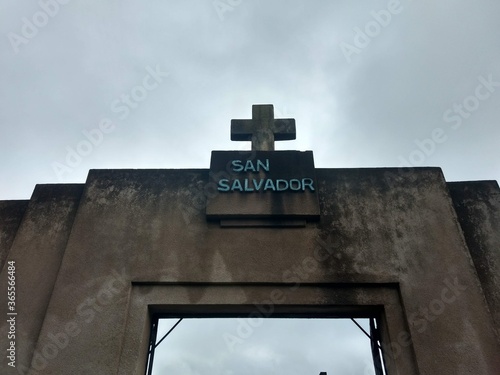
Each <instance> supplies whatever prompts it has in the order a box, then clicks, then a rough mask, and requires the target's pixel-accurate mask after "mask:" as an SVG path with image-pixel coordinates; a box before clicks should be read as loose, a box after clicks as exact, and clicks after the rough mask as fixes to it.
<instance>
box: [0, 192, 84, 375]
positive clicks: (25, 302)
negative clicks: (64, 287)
mask: <svg viewBox="0 0 500 375" xmlns="http://www.w3.org/2000/svg"><path fill="white" fill-rule="evenodd" d="M82 191H83V185H82V184H74V185H37V186H36V188H35V190H34V192H33V196H32V198H31V201H30V203H29V205H28V208H27V209H26V212H25V214H24V218H23V220H22V223H21V225H20V226H19V229H18V231H17V235H16V238H15V240H14V242H13V244H12V246H11V249H10V252H9V257H8V260H9V261H11V260H12V261H15V265H16V291H17V298H16V311H17V313H18V315H17V316H16V322H17V324H16V328H17V332H16V343H17V360H18V365H19V366H21V367H18V368H19V369H20V370H21V369H22V366H25V367H26V365H27V364H28V363H29V362H30V360H31V356H32V354H33V350H34V348H35V344H36V341H37V339H38V334H39V332H40V329H41V327H42V323H43V321H44V316H45V312H46V309H47V306H48V304H49V301H50V298H51V294H52V290H53V287H54V284H55V280H56V278H57V276H58V272H59V265H60V263H61V260H62V257H63V254H64V250H65V247H66V242H67V239H68V237H69V232H70V230H71V226H72V223H73V218H74V216H75V213H76V209H77V206H78V202H79V199H80V196H81V194H82ZM0 290H2V291H6V290H7V275H6V268H4V270H3V272H2V275H1V279H0ZM4 296H6V294H5V293H3V295H2V304H1V306H0V311H1V312H2V316H7V315H6V314H7V299H6V297H4ZM62 303H64V302H62ZM2 320H3V319H2ZM0 337H2V338H3V339H2V340H0V350H2V353H6V352H7V348H8V340H7V326H6V325H5V324H2V325H1V326H0ZM2 362H3V363H2V373H5V374H7V373H10V372H8V371H5V372H4V369H10V368H9V367H7V363H6V362H7V359H6V358H5V356H4V357H3V361H2ZM11 373H16V374H17V373H18V372H11Z"/></svg>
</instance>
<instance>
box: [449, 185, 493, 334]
mask: <svg viewBox="0 0 500 375" xmlns="http://www.w3.org/2000/svg"><path fill="white" fill-rule="evenodd" d="M448 187H449V189H450V193H451V196H452V198H453V204H454V206H455V210H456V212H457V214H458V220H459V222H460V225H461V227H462V230H463V233H464V236H465V240H466V242H467V245H468V247H469V250H470V253H471V256H472V260H473V261H474V265H475V267H476V270H477V274H478V277H479V280H481V284H482V286H483V290H484V294H485V296H486V299H487V301H488V305H489V307H490V310H491V313H492V315H493V318H494V320H495V325H496V331H497V335H498V337H499V340H500V189H499V187H498V183H497V182H496V181H474V182H452V183H449V184H448Z"/></svg>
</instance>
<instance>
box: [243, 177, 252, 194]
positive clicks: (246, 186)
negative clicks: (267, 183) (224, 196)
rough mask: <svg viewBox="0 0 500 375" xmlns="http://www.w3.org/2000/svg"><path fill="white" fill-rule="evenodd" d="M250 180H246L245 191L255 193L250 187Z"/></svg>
mask: <svg viewBox="0 0 500 375" xmlns="http://www.w3.org/2000/svg"><path fill="white" fill-rule="evenodd" d="M248 182H249V181H248V178H245V191H254V190H253V189H252V188H251V187H249V186H248Z"/></svg>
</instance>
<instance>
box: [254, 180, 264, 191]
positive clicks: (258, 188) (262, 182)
mask: <svg viewBox="0 0 500 375" xmlns="http://www.w3.org/2000/svg"><path fill="white" fill-rule="evenodd" d="M263 184H264V180H259V182H257V180H253V187H254V188H255V190H257V191H259V190H260V188H261V187H262V185H263Z"/></svg>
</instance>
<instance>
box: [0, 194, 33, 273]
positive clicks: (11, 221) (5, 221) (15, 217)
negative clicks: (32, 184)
mask: <svg viewBox="0 0 500 375" xmlns="http://www.w3.org/2000/svg"><path fill="white" fill-rule="evenodd" d="M28 203H29V201H28V200H22V201H0V270H1V269H2V267H3V265H4V263H5V259H6V258H7V254H8V253H9V250H10V246H11V245H12V242H13V241H14V237H15V236H16V233H17V228H19V224H20V223H21V219H22V218H23V215H24V212H25V211H26V207H28Z"/></svg>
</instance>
